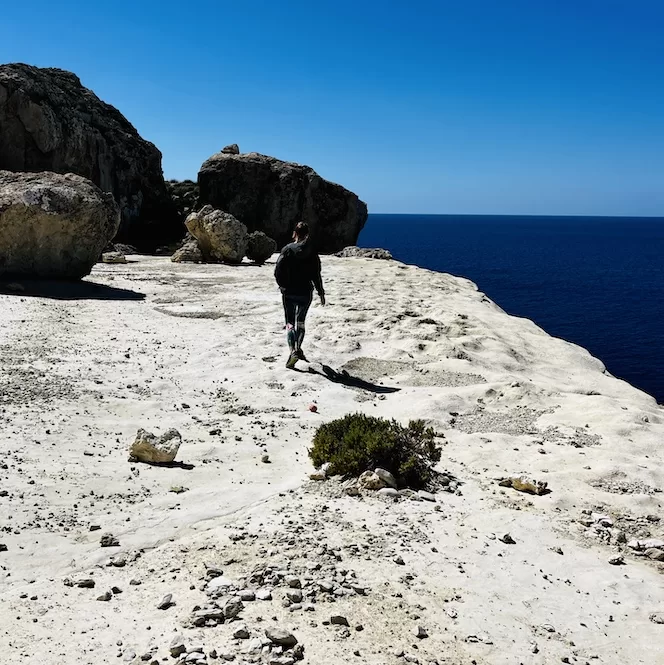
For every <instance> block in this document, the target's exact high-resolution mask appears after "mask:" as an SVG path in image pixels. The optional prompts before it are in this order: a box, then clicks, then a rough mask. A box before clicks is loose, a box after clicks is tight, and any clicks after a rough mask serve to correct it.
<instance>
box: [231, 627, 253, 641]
mask: <svg viewBox="0 0 664 665" xmlns="http://www.w3.org/2000/svg"><path fill="white" fill-rule="evenodd" d="M250 636H251V633H250V632H249V629H248V628H247V627H246V626H240V627H239V628H236V629H235V632H234V633H233V637H234V638H235V639H236V640H248V639H249V637H250Z"/></svg>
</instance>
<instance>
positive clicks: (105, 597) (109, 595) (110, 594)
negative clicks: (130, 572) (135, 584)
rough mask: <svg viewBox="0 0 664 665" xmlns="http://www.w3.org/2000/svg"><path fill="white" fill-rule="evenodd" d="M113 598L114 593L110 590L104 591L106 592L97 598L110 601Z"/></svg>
mask: <svg viewBox="0 0 664 665" xmlns="http://www.w3.org/2000/svg"><path fill="white" fill-rule="evenodd" d="M111 598H113V594H112V593H111V592H110V591H104V593H102V594H101V596H98V597H97V600H103V601H108V600H110V599H111Z"/></svg>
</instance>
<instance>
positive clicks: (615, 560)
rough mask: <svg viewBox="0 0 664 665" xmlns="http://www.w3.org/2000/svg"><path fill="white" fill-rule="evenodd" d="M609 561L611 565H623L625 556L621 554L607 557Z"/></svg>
mask: <svg viewBox="0 0 664 665" xmlns="http://www.w3.org/2000/svg"><path fill="white" fill-rule="evenodd" d="M609 563H610V564H611V565H612V566H623V565H624V564H625V558H624V557H622V556H614V557H611V558H610V559H609Z"/></svg>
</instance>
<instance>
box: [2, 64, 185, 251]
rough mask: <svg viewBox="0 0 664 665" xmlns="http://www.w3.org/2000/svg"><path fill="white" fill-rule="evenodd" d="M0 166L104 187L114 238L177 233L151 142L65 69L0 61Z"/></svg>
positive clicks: (151, 238) (137, 240)
mask: <svg viewBox="0 0 664 665" xmlns="http://www.w3.org/2000/svg"><path fill="white" fill-rule="evenodd" d="M0 169H7V170H9V171H36V172H39V171H53V172H56V173H70V172H71V173H76V174H78V175H81V176H83V177H85V178H88V179H89V180H91V181H92V182H93V183H95V184H96V185H97V186H98V187H99V188H100V189H101V190H102V191H105V192H111V193H112V194H113V196H114V197H115V200H116V201H117V203H118V204H119V206H120V212H121V225H120V229H119V231H118V234H117V237H116V239H117V240H118V241H119V242H127V243H130V244H132V245H136V246H137V247H139V248H140V249H143V250H152V249H154V247H156V246H157V245H159V244H163V243H166V242H169V241H171V240H177V239H179V238H181V237H182V236H183V234H184V228H183V224H182V220H181V218H180V217H179V215H178V213H177V209H176V207H175V205H174V203H173V201H172V199H171V197H170V196H169V193H168V191H167V189H166V184H165V183H164V177H163V173H162V169H161V153H160V152H159V150H158V149H157V148H156V147H155V146H154V145H153V144H152V143H149V142H148V141H145V140H143V139H142V138H141V137H140V136H139V134H138V132H137V131H136V129H135V128H134V127H133V126H132V125H131V123H129V121H128V120H127V119H126V118H125V117H124V116H123V115H122V114H121V113H120V112H119V111H118V110H117V109H116V108H114V107H113V106H110V105H109V104H106V103H104V102H102V101H101V100H100V99H99V98H98V97H97V96H96V95H95V94H94V93H93V92H92V91H91V90H88V89H87V88H85V87H83V85H81V82H80V80H79V79H78V77H77V76H76V75H74V74H72V73H70V72H67V71H63V70H61V69H41V68H38V67H32V66H30V65H24V64H10V65H1V66H0Z"/></svg>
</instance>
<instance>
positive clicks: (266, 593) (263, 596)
mask: <svg viewBox="0 0 664 665" xmlns="http://www.w3.org/2000/svg"><path fill="white" fill-rule="evenodd" d="M256 600H272V592H271V591H270V590H269V589H258V591H256Z"/></svg>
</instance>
